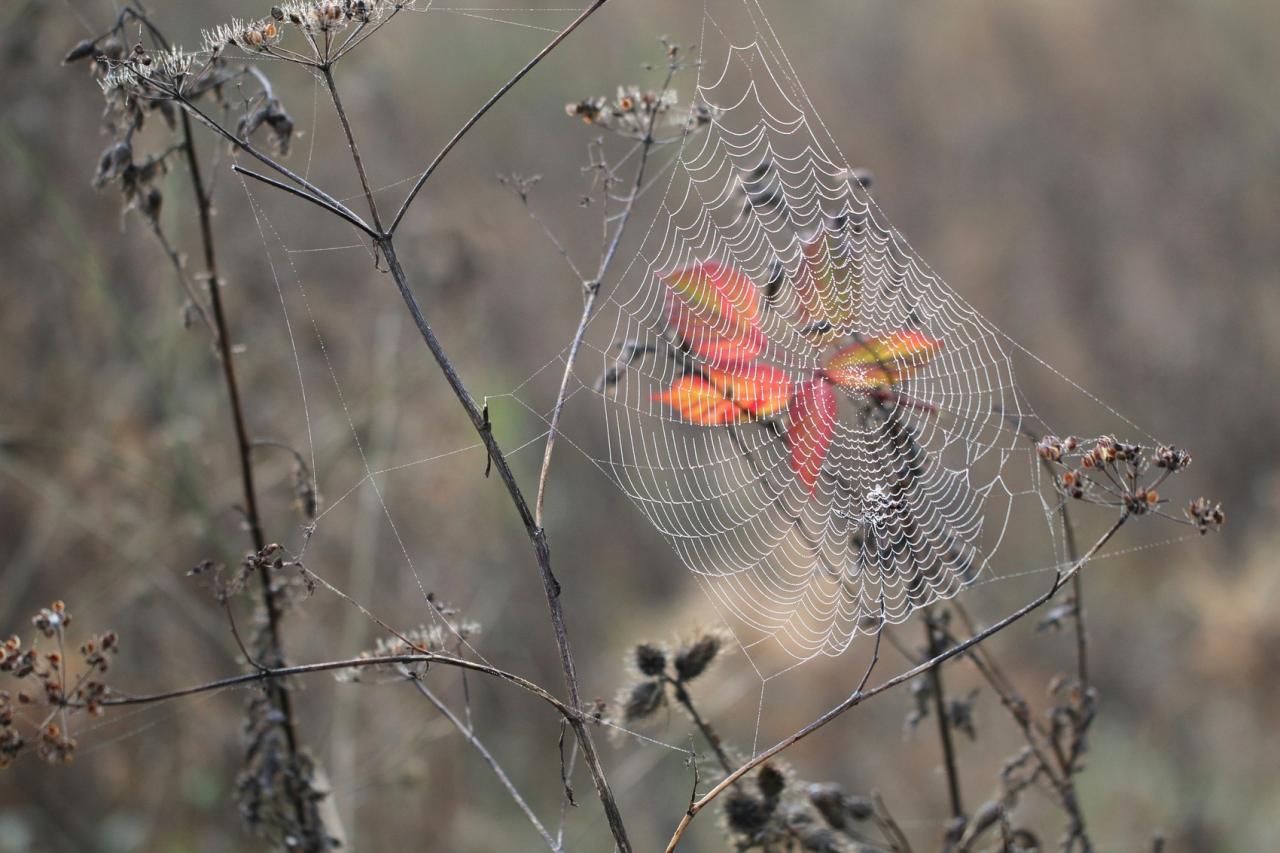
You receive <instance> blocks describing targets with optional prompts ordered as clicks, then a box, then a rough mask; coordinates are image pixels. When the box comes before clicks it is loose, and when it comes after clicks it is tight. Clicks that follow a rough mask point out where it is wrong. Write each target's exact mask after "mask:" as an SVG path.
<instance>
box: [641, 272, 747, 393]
mask: <svg viewBox="0 0 1280 853" xmlns="http://www.w3.org/2000/svg"><path fill="white" fill-rule="evenodd" d="M662 282H663V283H664V284H666V285H667V287H668V288H669V291H668V293H667V319H668V322H669V323H670V324H671V327H672V329H674V330H675V333H676V334H677V335H679V336H680V339H681V340H683V341H684V342H685V343H686V344H687V345H688V346H689V349H690V351H691V352H692V353H693V354H694V355H696V356H698V357H699V358H701V359H702V360H703V361H704V362H705V363H706V364H707V366H709V367H711V368H713V369H717V370H725V369H730V368H733V367H735V366H740V365H744V364H747V363H749V362H751V361H753V360H754V359H755V357H756V356H758V355H759V354H760V352H761V351H762V350H763V349H764V346H765V337H764V333H763V332H762V331H761V330H760V297H759V294H758V293H757V292H756V286H755V283H754V282H753V281H751V279H749V278H747V277H746V276H745V275H743V274H742V273H741V272H740V271H739V270H737V269H736V268H734V267H731V266H728V265H726V264H721V263H719V262H718V261H706V262H704V263H700V264H693V265H691V266H687V267H682V268H681V269H678V270H676V271H675V272H673V273H671V274H670V275H667V276H663V277H662Z"/></svg>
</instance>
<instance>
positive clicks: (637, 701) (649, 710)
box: [620, 680, 667, 723]
mask: <svg viewBox="0 0 1280 853" xmlns="http://www.w3.org/2000/svg"><path fill="white" fill-rule="evenodd" d="M620 704H621V705H622V719H623V720H624V721H625V722H628V723H632V722H636V721H639V720H645V719H648V718H649V717H651V716H653V715H654V714H655V713H656V712H657V711H658V709H660V708H662V707H663V706H664V705H666V704H667V691H666V685H664V684H663V683H662V682H661V681H656V680H646V681H638V682H636V683H635V684H633V685H632V686H631V687H630V688H629V689H628V690H627V691H626V692H625V693H624V695H623V697H622V700H621V703H620Z"/></svg>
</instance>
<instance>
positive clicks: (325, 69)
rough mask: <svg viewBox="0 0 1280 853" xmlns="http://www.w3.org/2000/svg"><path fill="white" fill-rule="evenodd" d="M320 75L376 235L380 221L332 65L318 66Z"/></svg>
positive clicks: (380, 229)
mask: <svg viewBox="0 0 1280 853" xmlns="http://www.w3.org/2000/svg"><path fill="white" fill-rule="evenodd" d="M320 75H321V76H322V77H323V78H324V85H325V88H326V89H328V90H329V98H330V100H332V101H333V110H334V112H336V113H337V114H338V122H339V123H340V124H341V125H342V132H343V134H344V135H345V136H346V138H347V148H348V149H349V150H350V151H351V159H352V161H354V162H355V166H356V174H358V175H359V176H360V186H361V188H363V189H364V197H365V201H366V202H368V204H369V216H370V218H372V219H373V227H374V228H375V229H377V231H378V233H379V234H381V233H383V231H382V219H381V218H380V217H379V216H378V205H377V203H376V202H375V201H374V200H373V190H372V189H370V187H369V175H368V172H367V171H366V170H365V167H364V160H363V159H362V158H361V157H360V148H359V146H357V145H356V137H355V133H354V132H352V130H351V122H350V121H349V120H348V119H347V111H346V109H344V108H343V106H342V98H340V97H338V85H337V83H335V82H334V79H333V65H332V64H331V63H324V64H322V65H321V66H320Z"/></svg>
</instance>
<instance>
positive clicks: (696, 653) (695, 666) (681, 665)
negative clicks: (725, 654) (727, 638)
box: [675, 633, 721, 681]
mask: <svg viewBox="0 0 1280 853" xmlns="http://www.w3.org/2000/svg"><path fill="white" fill-rule="evenodd" d="M720 649H721V642H720V638H719V637H718V636H716V635H715V634H711V633H708V634H704V635H702V636H701V637H699V638H698V639H697V640H695V641H694V642H693V643H691V644H690V645H688V646H685V647H684V648H682V649H680V651H679V652H677V653H676V661H675V664H676V677H677V678H679V680H681V681H692V680H693V679H695V678H697V677H698V676H699V675H702V673H704V672H706V671H707V667H708V666H710V665H711V663H712V661H714V660H715V659H716V656H717V655H718V654H720Z"/></svg>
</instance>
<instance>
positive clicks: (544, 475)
mask: <svg viewBox="0 0 1280 853" xmlns="http://www.w3.org/2000/svg"><path fill="white" fill-rule="evenodd" d="M675 70H676V66H675V65H674V63H673V64H672V65H671V66H669V67H668V69H667V79H666V80H664V81H663V83H662V88H661V89H660V90H659V92H660V93H661V92H666V91H667V89H668V88H670V86H671V78H672V77H673V76H674V75H675ZM657 120H658V111H657V110H656V109H655V110H654V111H653V112H652V113H651V114H650V115H649V126H648V127H647V128H646V130H645V135H644V139H643V140H641V143H640V145H641V147H640V162H639V164H638V165H637V166H636V177H635V180H634V181H633V182H632V184H631V192H630V193H629V194H628V195H627V200H626V202H625V204H624V205H623V208H622V212H621V213H620V214H618V216H619V219H618V225H617V227H615V228H614V231H613V237H612V238H611V239H610V240H609V242H608V245H607V246H606V247H605V250H604V252H603V253H601V256H600V266H599V268H598V269H597V270H596V277H595V279H594V280H592V281H584V282H583V283H582V286H583V291H584V295H583V300H582V316H581V317H580V318H579V320H578V328H577V330H576V331H575V332H574V333H573V340H572V342H571V343H570V344H569V354H568V355H567V356H566V357H565V360H564V373H563V374H562V375H561V376H560V390H559V392H558V393H557V394H556V403H555V406H554V407H553V408H552V410H551V422H550V424H548V427H547V440H546V443H545V444H544V445H543V451H542V470H541V472H540V473H539V474H538V494H537V498H536V499H535V501H534V518H535V519H536V520H537V523H538V526H539V527H541V526H542V517H543V516H542V508H543V504H544V502H545V500H546V496H547V480H548V478H549V477H550V475H551V454H552V452H553V451H554V450H555V446H556V435H557V434H558V432H559V429H560V416H561V414H563V412H564V402H565V399H566V397H567V396H568V393H569V377H570V376H572V375H573V365H574V364H575V363H576V362H577V360H578V351H579V350H580V349H581V348H582V339H583V338H584V337H585V336H586V334H587V324H588V323H590V322H591V316H592V314H594V313H595V307H596V298H597V297H598V296H599V295H600V286H601V285H602V284H603V282H604V277H605V275H606V274H607V273H608V271H609V267H610V265H612V264H613V258H614V256H615V255H616V254H617V253H618V246H619V245H621V243H622V236H623V233H624V232H625V231H626V229H627V223H628V222H629V221H630V220H631V212H632V211H633V210H635V205H636V198H637V197H638V196H639V195H640V188H641V187H642V186H644V174H645V168H646V167H647V166H648V164H649V153H650V152H651V151H652V150H653V144H654V139H653V129H654V125H655V123H656V122H657Z"/></svg>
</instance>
